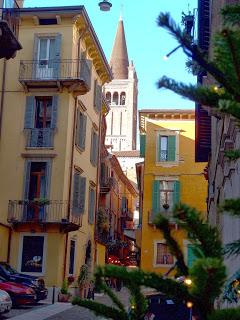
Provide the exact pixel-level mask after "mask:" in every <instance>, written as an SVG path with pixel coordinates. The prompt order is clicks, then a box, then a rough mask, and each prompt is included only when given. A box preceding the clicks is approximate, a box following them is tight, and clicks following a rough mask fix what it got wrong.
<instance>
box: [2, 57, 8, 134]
mask: <svg viewBox="0 0 240 320" xmlns="http://www.w3.org/2000/svg"><path fill="white" fill-rule="evenodd" d="M6 68H7V60H6V59H4V61H3V74H2V94H1V101H0V137H1V132H2V115H3V105H4V97H5V84H6Z"/></svg>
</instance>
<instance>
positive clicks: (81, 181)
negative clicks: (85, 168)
mask: <svg viewBox="0 0 240 320" xmlns="http://www.w3.org/2000/svg"><path fill="white" fill-rule="evenodd" d="M85 196H86V178H85V177H82V176H81V175H80V173H79V172H75V173H74V177H73V214H75V215H77V216H79V215H80V214H83V213H84V210H85Z"/></svg>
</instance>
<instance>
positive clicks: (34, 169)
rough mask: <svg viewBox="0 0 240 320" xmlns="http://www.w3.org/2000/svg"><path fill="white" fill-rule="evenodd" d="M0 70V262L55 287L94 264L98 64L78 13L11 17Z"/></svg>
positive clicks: (62, 10)
mask: <svg viewBox="0 0 240 320" xmlns="http://www.w3.org/2000/svg"><path fill="white" fill-rule="evenodd" d="M20 19H21V24H20V28H19V41H20V42H21V44H22V47H23V49H22V50H21V51H20V52H19V53H18V54H17V56H16V58H15V59H14V60H12V61H7V62H6V61H3V60H1V61H0V75H3V76H1V77H0V86H1V88H3V92H2V93H1V99H0V101H1V105H0V115H1V116H0V118H1V123H0V132H1V141H0V176H1V179H0V188H1V193H0V260H1V261H8V262H9V263H10V264H11V265H12V266H13V267H15V268H16V269H17V270H18V271H20V272H23V273H26V274H32V275H36V276H40V277H42V278H44V279H45V281H46V284H47V285H48V286H52V285H56V286H60V285H61V283H62V281H63V279H64V278H65V277H67V276H68V275H74V276H76V277H77V276H78V275H79V270H80V267H81V266H82V265H83V264H85V263H87V264H88V265H89V270H90V271H91V270H92V269H93V264H94V251H95V247H94V224H95V206H96V196H97V193H98V183H97V181H98V178H97V177H98V169H97V168H98V159H99V153H98V141H99V140H98V137H99V131H100V130H99V125H100V123H101V115H102V113H101V110H102V96H101V87H102V85H103V84H104V83H105V82H108V81H110V80H111V78H112V76H111V71H110V68H109V66H108V63H107V60H106V58H105V55H104V53H103V50H102V48H101V45H100V43H99V41H98V38H97V36H96V34H95V31H94V29H93V27H92V24H91V22H90V20H89V17H88V15H87V13H86V11H85V8H84V7H83V6H77V7H49V8H26V9H25V8H24V9H21V10H20Z"/></svg>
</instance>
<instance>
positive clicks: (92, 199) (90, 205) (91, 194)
mask: <svg viewBox="0 0 240 320" xmlns="http://www.w3.org/2000/svg"><path fill="white" fill-rule="evenodd" d="M88 202H89V203H88V222H89V223H91V224H93V223H94V209H95V190H94V189H92V188H90V189H89V199H88Z"/></svg>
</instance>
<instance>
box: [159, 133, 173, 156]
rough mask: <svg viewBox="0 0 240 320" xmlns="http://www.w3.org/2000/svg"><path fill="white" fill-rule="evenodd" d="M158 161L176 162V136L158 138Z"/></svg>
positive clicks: (160, 136)
mask: <svg viewBox="0 0 240 320" xmlns="http://www.w3.org/2000/svg"><path fill="white" fill-rule="evenodd" d="M157 150H158V154H157V161H159V162H162V161H176V136H164V135H159V136H158V147H157Z"/></svg>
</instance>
